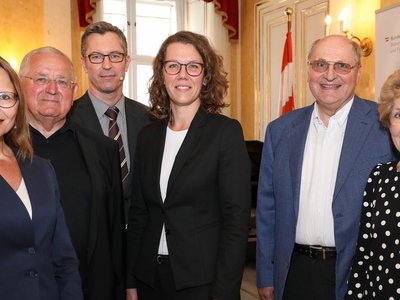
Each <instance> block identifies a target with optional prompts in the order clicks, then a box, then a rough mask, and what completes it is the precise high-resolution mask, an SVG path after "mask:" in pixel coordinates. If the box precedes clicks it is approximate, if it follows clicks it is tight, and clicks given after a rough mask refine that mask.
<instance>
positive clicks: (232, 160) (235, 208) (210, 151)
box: [127, 109, 251, 300]
mask: <svg viewBox="0 0 400 300" xmlns="http://www.w3.org/2000/svg"><path fill="white" fill-rule="evenodd" d="M166 127H167V122H166V121H165V120H160V121H158V122H156V123H154V124H151V125H149V126H147V127H145V128H144V129H143V130H142V131H141V133H140V135H139V138H138V146H137V151H136V158H135V160H136V169H135V173H134V199H135V201H134V203H133V205H132V207H131V209H130V214H129V224H128V230H127V243H128V255H127V265H128V274H127V276H128V281H127V283H128V285H127V287H128V288H133V287H135V286H136V278H138V279H140V280H141V281H143V282H145V283H147V284H148V285H150V286H153V284H154V281H153V280H154V275H155V270H156V264H157V262H156V256H157V252H158V246H159V241H160V234H161V229H162V226H163V223H165V228H166V234H167V235H166V237H167V243H168V250H169V256H170V261H171V266H172V271H173V274H174V281H175V284H176V288H177V289H184V288H188V287H194V286H200V285H205V284H210V285H212V291H211V293H212V294H211V295H210V296H213V297H215V298H218V299H226V300H228V299H229V300H235V299H240V284H241V278H242V273H243V268H244V263H245V258H246V245H247V236H248V230H249V216H250V198H251V197H250V161H249V156H248V153H247V150H246V146H245V143H244V140H243V133H242V129H241V126H240V124H239V122H237V121H236V120H232V119H229V118H227V117H225V116H223V115H219V114H208V113H206V112H205V111H204V110H203V109H199V111H198V112H197V114H196V116H195V118H194V119H193V121H192V124H191V125H190V128H189V130H188V132H187V135H186V137H185V140H184V141H183V143H182V146H181V148H180V150H179V152H178V154H177V156H176V158H175V162H174V165H173V168H172V170H171V174H170V177H169V182H168V188H167V195H166V199H165V202H164V203H163V201H162V198H161V193H160V185H159V179H160V170H161V162H162V156H163V150H164V142H165V135H166Z"/></svg>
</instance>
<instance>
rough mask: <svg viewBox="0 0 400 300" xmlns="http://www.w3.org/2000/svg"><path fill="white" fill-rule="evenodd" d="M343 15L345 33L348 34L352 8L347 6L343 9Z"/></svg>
mask: <svg viewBox="0 0 400 300" xmlns="http://www.w3.org/2000/svg"><path fill="white" fill-rule="evenodd" d="M342 13H343V32H344V33H345V34H347V32H348V31H349V29H348V24H347V22H348V17H349V14H350V8H349V7H348V6H345V7H344V8H343V12H342Z"/></svg>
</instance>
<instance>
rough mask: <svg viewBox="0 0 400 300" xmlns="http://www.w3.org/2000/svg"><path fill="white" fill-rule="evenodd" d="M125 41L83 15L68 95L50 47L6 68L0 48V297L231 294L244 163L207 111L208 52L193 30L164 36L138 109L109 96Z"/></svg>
mask: <svg viewBox="0 0 400 300" xmlns="http://www.w3.org/2000/svg"><path fill="white" fill-rule="evenodd" d="M127 49H128V47H127V41H126V38H125V36H124V34H123V32H122V31H121V30H120V29H119V28H117V27H116V26H113V25H112V24H110V23H107V22H97V23H93V24H91V25H89V26H88V27H87V29H86V30H85V32H84V34H83V35H82V38H81V62H82V66H83V68H84V70H85V72H86V73H87V76H88V80H89V87H88V91H87V92H86V93H85V94H84V95H83V96H82V97H80V98H79V99H77V100H75V101H74V98H75V95H76V92H77V83H76V75H75V72H74V66H73V64H72V62H71V60H70V59H69V58H68V56H66V55H65V54H64V53H63V52H61V51H60V50H58V49H56V48H53V47H49V46H46V47H41V48H38V49H34V50H32V51H30V52H29V53H28V54H26V56H25V57H24V58H23V60H22V62H21V65H20V70H19V74H16V73H15V71H14V70H13V69H12V68H11V66H10V65H9V64H8V63H7V62H6V61H5V60H4V59H2V58H0V145H1V148H0V149H1V151H0V193H1V195H2V196H1V201H0V206H1V207H2V209H1V212H0V214H1V216H2V217H1V221H0V223H1V225H2V226H0V227H1V228H0V241H1V243H0V254H2V256H1V257H2V258H1V259H0V268H1V269H2V270H3V273H2V274H3V275H1V276H0V277H1V279H0V298H1V299H8V300H13V299H15V300H19V299H37V300H55V299H64V300H69V299H70V300H79V299H85V300H122V299H132V300H133V299H144V300H145V299H171V300H172V299H194V300H195V299H226V300H228V299H229V300H231V299H240V293H239V290H240V284H241V278H242V273H243V268H244V264H245V257H246V255H245V254H246V244H247V233H248V226H249V214H250V161H249V158H248V154H247V150H246V146H245V143H244V138H243V133H242V129H241V126H240V124H239V122H238V121H236V120H233V119H230V118H228V117H225V116H223V115H222V114H221V110H222V109H223V108H224V107H225V106H226V104H225V102H224V97H225V96H226V93H227V88H228V81H227V78H226V75H227V74H226V72H225V71H224V67H223V60H222V57H221V56H220V55H218V54H217V52H216V51H215V50H214V49H213V48H212V46H211V44H210V43H209V41H208V40H207V39H206V38H205V37H204V36H202V35H199V34H196V33H192V32H188V31H180V32H178V33H176V34H174V35H172V36H170V37H169V38H167V39H166V40H165V41H164V43H163V44H162V46H161V48H160V50H159V53H158V55H157V57H156V59H155V60H154V64H153V68H154V75H153V77H152V78H151V85H150V87H149V93H150V108H148V107H147V106H145V105H142V104H140V103H138V102H136V101H134V100H132V99H128V98H127V97H125V96H124V95H123V93H122V89H123V81H124V78H125V72H127V70H128V67H129V63H130V60H131V59H130V56H129V54H128V50H127ZM232 262H234V263H232Z"/></svg>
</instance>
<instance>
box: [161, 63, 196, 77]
mask: <svg viewBox="0 0 400 300" xmlns="http://www.w3.org/2000/svg"><path fill="white" fill-rule="evenodd" d="M182 66H184V67H185V70H186V73H188V75H190V76H193V77H195V76H199V75H200V74H201V73H202V72H203V69H204V64H202V63H198V62H189V63H187V64H181V63H180V62H177V61H175V60H167V61H164V70H165V72H166V73H167V74H169V75H176V74H178V73H179V72H180V71H181V69H182Z"/></svg>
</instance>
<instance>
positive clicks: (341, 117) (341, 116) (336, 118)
mask: <svg viewBox="0 0 400 300" xmlns="http://www.w3.org/2000/svg"><path fill="white" fill-rule="evenodd" d="M353 102H354V96H353V98H351V100H350V101H349V102H347V103H346V104H345V105H344V106H343V107H342V108H341V109H339V110H338V111H337V112H336V113H335V114H334V115H333V116H332V117H330V119H329V122H332V121H333V122H336V123H337V124H338V126H339V127H340V128H343V126H345V125H346V123H347V117H348V116H349V113H350V109H351V106H352V105H353ZM311 120H312V123H313V124H314V125H318V126H323V122H322V120H321V118H320V116H319V110H318V105H317V102H315V103H314V110H313V113H312V117H311Z"/></svg>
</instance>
